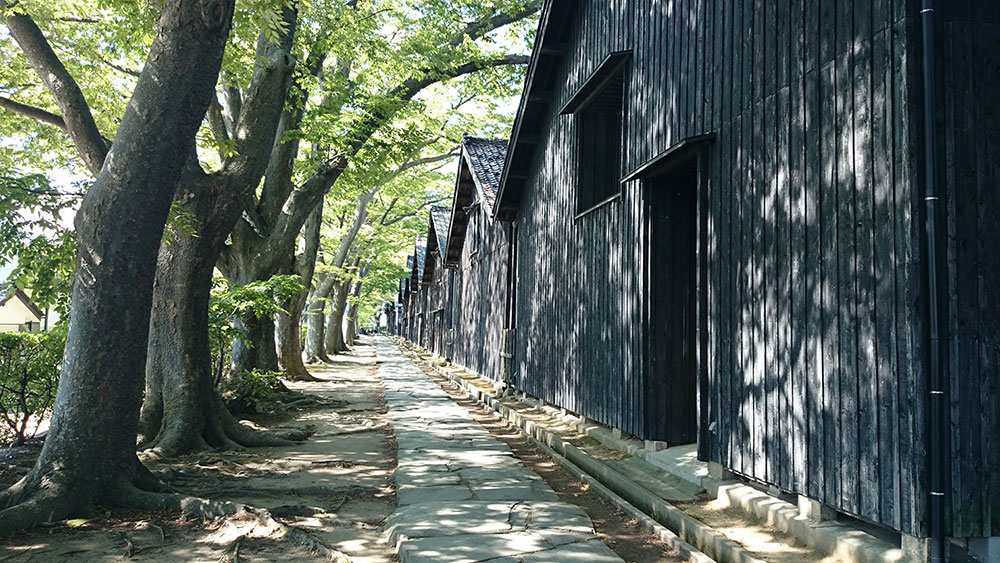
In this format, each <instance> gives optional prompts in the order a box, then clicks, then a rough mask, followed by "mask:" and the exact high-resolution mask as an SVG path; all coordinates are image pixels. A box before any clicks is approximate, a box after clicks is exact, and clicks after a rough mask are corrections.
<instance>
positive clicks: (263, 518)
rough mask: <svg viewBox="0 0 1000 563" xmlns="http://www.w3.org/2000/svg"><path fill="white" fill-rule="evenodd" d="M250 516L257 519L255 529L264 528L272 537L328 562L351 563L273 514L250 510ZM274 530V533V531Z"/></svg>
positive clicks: (346, 557)
mask: <svg viewBox="0 0 1000 563" xmlns="http://www.w3.org/2000/svg"><path fill="white" fill-rule="evenodd" d="M249 513H250V514H253V515H254V517H255V521H254V527H255V528H256V527H262V528H264V529H265V530H268V531H270V534H269V535H270V536H271V537H277V538H278V539H279V541H289V542H292V543H296V544H299V545H304V546H306V547H307V548H308V549H309V551H311V552H313V553H315V554H317V555H319V556H320V557H322V558H323V559H325V560H327V561H333V562H335V563H350V562H351V558H350V557H348V556H347V555H346V554H345V553H342V552H340V551H337V550H336V549H333V548H332V547H330V546H328V545H326V544H325V543H323V542H321V541H319V540H318V539H316V538H314V537H312V536H311V535H309V534H307V533H306V532H303V531H302V530H300V529H298V528H295V527H293V526H289V525H287V524H284V523H282V522H279V521H277V520H275V519H274V518H273V517H272V516H271V513H270V512H268V511H267V510H263V509H250V510H249ZM272 530H273V531H272Z"/></svg>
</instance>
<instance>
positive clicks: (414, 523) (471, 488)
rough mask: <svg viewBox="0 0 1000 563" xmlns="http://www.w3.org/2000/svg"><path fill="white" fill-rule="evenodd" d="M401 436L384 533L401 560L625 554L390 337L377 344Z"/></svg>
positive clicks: (595, 561)
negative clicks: (392, 499) (611, 545)
mask: <svg viewBox="0 0 1000 563" xmlns="http://www.w3.org/2000/svg"><path fill="white" fill-rule="evenodd" d="M377 351H378V359H379V362H380V365H379V375H380V376H381V377H382V380H383V382H384V385H385V401H386V406H387V408H388V411H389V414H388V416H389V422H390V424H391V425H392V426H393V428H394V433H395V436H396V441H397V443H398V444H399V455H398V457H399V469H398V470H397V471H396V487H397V500H398V502H399V508H397V509H396V512H395V513H394V514H393V515H392V516H391V517H389V519H388V520H387V521H386V525H385V533H386V536H387V538H388V539H389V541H390V542H392V543H394V544H396V546H397V548H398V550H399V558H400V560H401V561H403V562H404V563H410V562H413V563H416V562H431V561H433V562H441V561H448V562H452V563H456V562H461V561H465V562H474V561H490V562H491V563H508V562H510V563H513V562H517V561H524V562H526V563H542V562H552V563H557V562H567V563H569V562H579V561H587V562H588V563H603V562H612V561H622V559H621V558H620V557H618V556H617V555H615V553H614V552H612V551H611V550H610V549H609V548H608V547H607V546H605V545H604V544H603V543H601V541H600V540H599V539H598V538H597V536H595V535H594V528H593V524H592V523H591V521H590V518H589V517H588V516H587V514H586V513H585V512H584V511H583V510H581V509H580V508H579V507H577V506H574V505H572V504H567V503H564V502H559V500H558V497H557V496H556V494H555V493H554V492H553V491H552V489H550V488H549V486H548V485H547V484H546V483H545V482H544V481H543V480H542V479H541V477H539V476H538V475H537V474H535V473H534V472H533V471H531V470H529V469H527V468H526V467H524V466H523V465H522V464H521V462H520V460H518V459H517V458H516V457H514V454H513V453H512V452H511V451H510V448H508V447H507V445H506V444H504V443H502V442H499V441H497V440H495V439H494V438H493V437H492V436H491V435H490V433H489V432H488V431H487V430H486V429H485V428H483V427H482V426H480V425H479V423H477V422H476V421H474V420H473V419H472V416H471V415H470V414H469V413H468V411H466V410H465V409H464V408H463V407H461V406H459V405H457V404H455V403H454V402H453V401H452V400H451V399H450V398H448V395H447V394H445V392H444V391H443V390H442V389H441V388H440V387H439V386H438V385H437V384H436V383H434V382H432V381H431V380H430V379H428V377H427V376H426V375H425V374H424V373H423V372H422V371H420V369H419V368H418V367H417V366H416V365H415V364H414V363H413V362H411V361H410V360H409V359H407V358H405V357H404V356H403V355H402V354H401V353H400V352H399V350H398V349H397V348H396V347H395V346H394V345H393V344H391V343H390V342H389V341H388V340H386V339H381V338H380V339H379V340H378V344H377Z"/></svg>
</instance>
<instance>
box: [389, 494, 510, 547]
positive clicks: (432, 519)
mask: <svg viewBox="0 0 1000 563" xmlns="http://www.w3.org/2000/svg"><path fill="white" fill-rule="evenodd" d="M515 504H517V503H515V502H486V501H465V502H425V503H421V504H410V505H406V506H400V507H399V508H398V509H396V512H394V513H393V514H392V516H390V517H389V518H388V519H387V520H386V523H385V531H386V534H387V535H388V536H389V540H390V541H391V542H393V543H397V542H398V541H399V538H400V537H407V538H423V537H434V536H448V535H459V534H497V533H502V532H509V531H511V530H513V526H511V522H510V519H511V509H512V508H513V507H514V505H515ZM521 527H522V528H523V525H522V526H521Z"/></svg>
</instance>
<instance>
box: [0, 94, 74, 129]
mask: <svg viewBox="0 0 1000 563" xmlns="http://www.w3.org/2000/svg"><path fill="white" fill-rule="evenodd" d="M0 108H4V109H8V110H10V111H12V112H14V113H17V114H20V115H23V116H25V117H30V118H31V119H34V120H36V121H41V122H42V123H48V124H49V125H53V126H55V127H58V128H60V129H62V130H63V131H65V130H66V122H65V121H63V118H62V116H59V115H56V114H54V113H52V112H48V111H45V110H44V109H41V108H36V107H35V106H29V105H26V104H22V103H20V102H15V101H14V100H12V99H10V98H4V97H3V96H0Z"/></svg>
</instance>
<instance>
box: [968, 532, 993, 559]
mask: <svg viewBox="0 0 1000 563" xmlns="http://www.w3.org/2000/svg"><path fill="white" fill-rule="evenodd" d="M969 555H971V556H973V557H975V558H976V560H977V561H980V562H981V563H1000V536H993V537H990V538H969Z"/></svg>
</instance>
